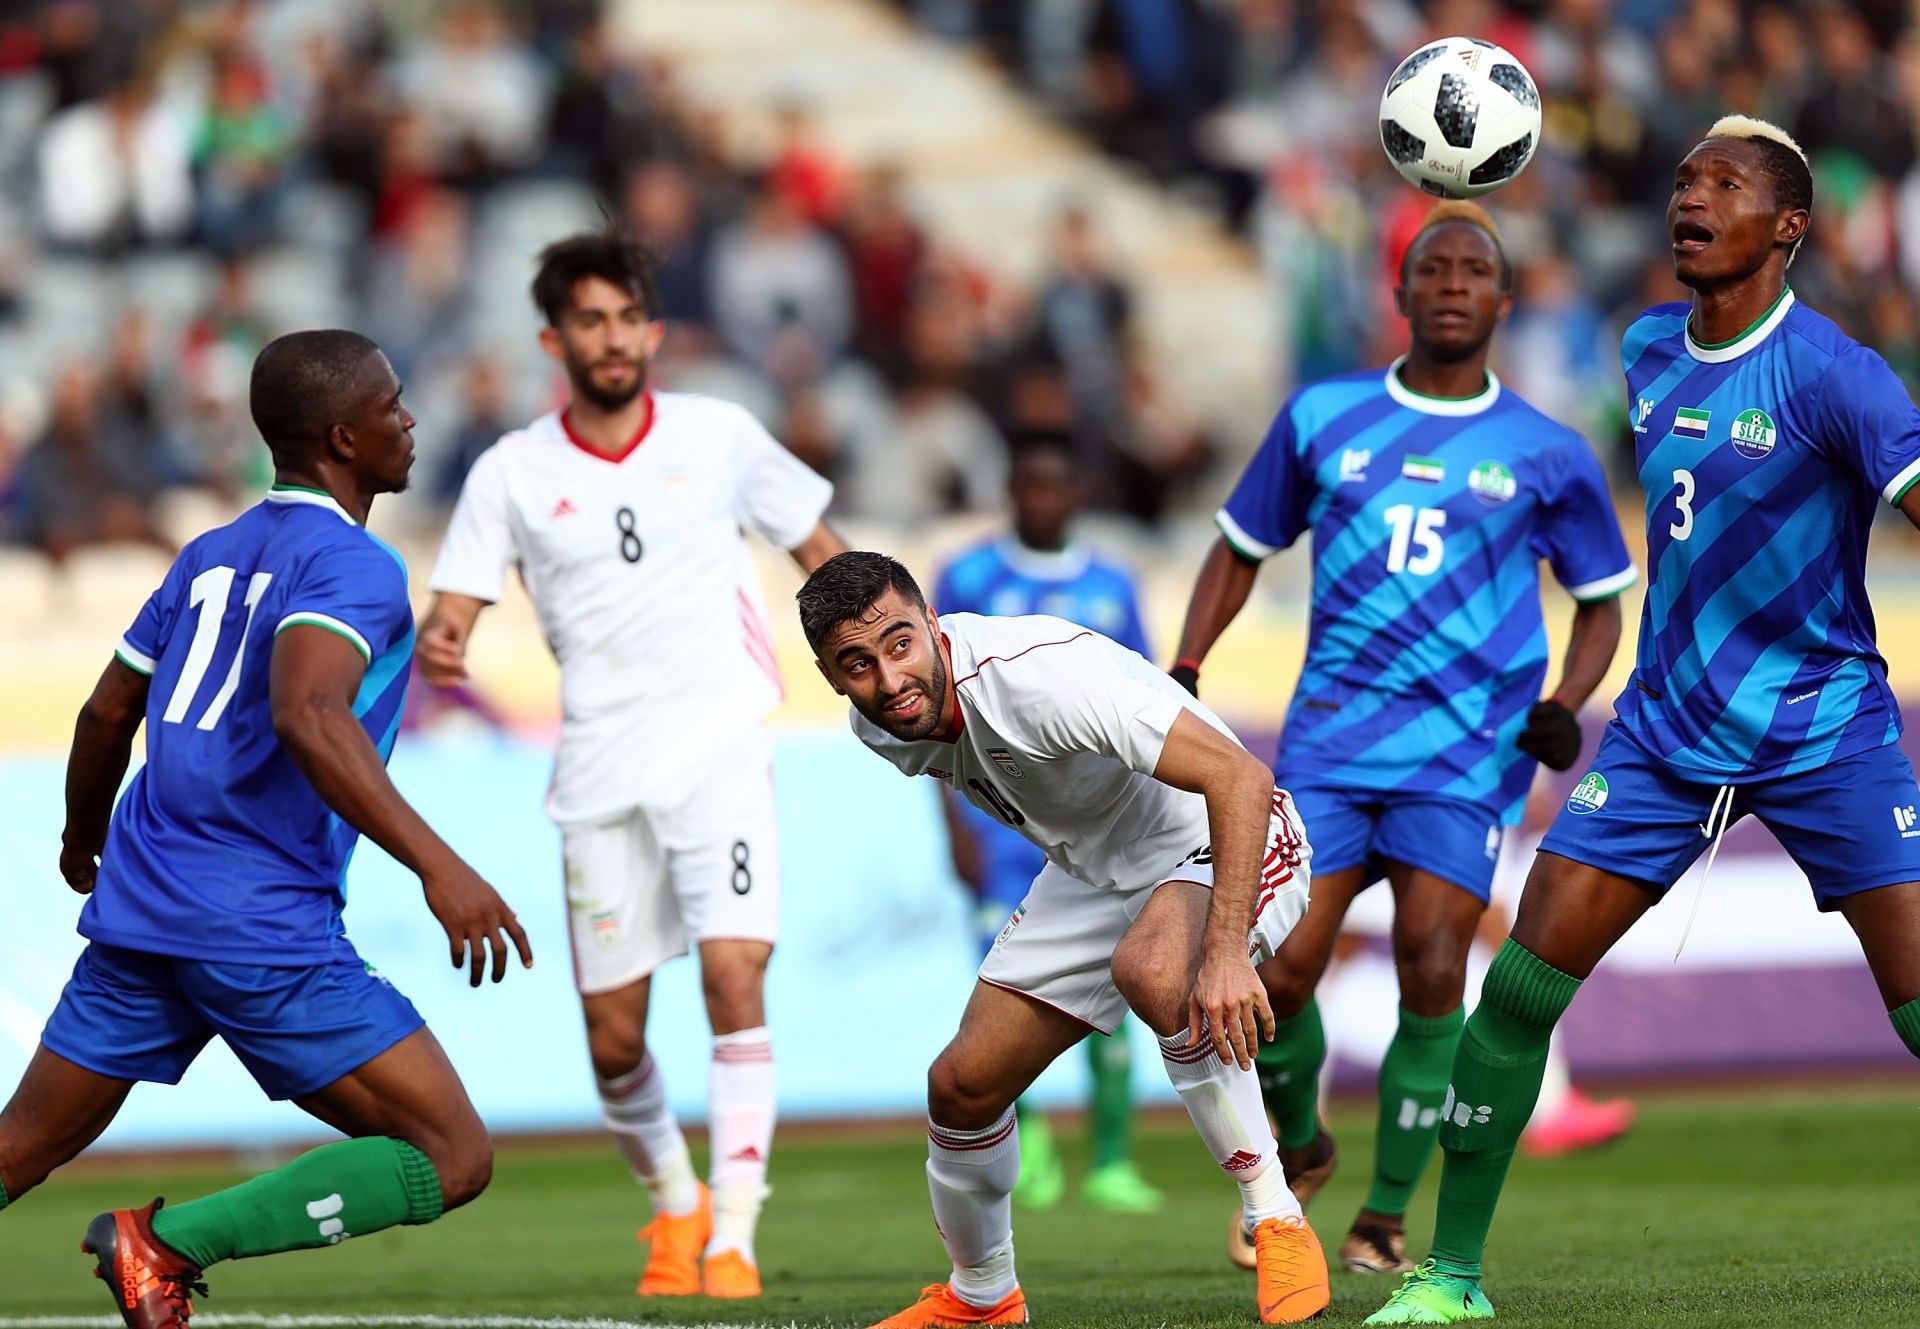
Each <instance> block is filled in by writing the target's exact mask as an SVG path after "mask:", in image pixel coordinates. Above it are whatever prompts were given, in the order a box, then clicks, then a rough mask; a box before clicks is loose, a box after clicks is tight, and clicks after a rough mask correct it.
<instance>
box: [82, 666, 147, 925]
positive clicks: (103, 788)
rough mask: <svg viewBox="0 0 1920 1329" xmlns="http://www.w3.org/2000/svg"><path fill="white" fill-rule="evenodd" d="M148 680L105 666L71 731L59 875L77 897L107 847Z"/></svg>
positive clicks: (85, 888)
mask: <svg viewBox="0 0 1920 1329" xmlns="http://www.w3.org/2000/svg"><path fill="white" fill-rule="evenodd" d="M151 682H152V680H151V679H150V678H149V677H148V676H147V675H146V674H143V673H141V672H140V671H139V670H137V669H129V668H128V667H127V666H126V665H124V664H122V663H121V662H120V660H119V659H118V658H115V659H112V660H109V661H108V662H107V667H106V670H105V672H103V673H102V674H101V675H100V681H99V682H97V683H95V684H94V685H93V695H92V696H90V697H88V698H87V702H86V705H84V706H82V707H81V708H80V718H79V719H78V720H76V721H74V725H73V750H72V751H71V752H70V753H69V754H68V755H67V825H66V829H65V830H64V831H63V832H62V833H61V836H60V875H61V876H62V877H64V878H66V882H67V885H69V886H71V887H73V889H74V890H76V891H78V892H80V894H82V895H87V894H90V893H92V891H93V873H94V869H95V867H96V866H97V865H98V861H99V858H100V850H101V849H102V848H103V847H104V846H105V845H106V843H107V822H108V820H109V818H110V817H111V816H112V815H113V796H114V795H115V794H117V793H118V792H119V791H120V781H121V780H122V779H124V778H125V776H126V774H127V762H128V761H130V760H131V759H132V756H133V736H134V735H135V734H136V733H138V732H139V731H140V721H141V718H142V717H143V716H145V714H146V711H147V688H148V685H149V684H150V683H151Z"/></svg>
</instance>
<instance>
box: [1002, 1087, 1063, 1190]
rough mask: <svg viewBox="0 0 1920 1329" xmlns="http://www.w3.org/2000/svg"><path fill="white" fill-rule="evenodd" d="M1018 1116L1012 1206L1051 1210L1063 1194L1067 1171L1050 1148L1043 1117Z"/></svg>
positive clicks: (1049, 1129)
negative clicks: (1017, 1163)
mask: <svg viewBox="0 0 1920 1329" xmlns="http://www.w3.org/2000/svg"><path fill="white" fill-rule="evenodd" d="M1019 1116H1020V1179H1019V1180H1018V1181H1016V1182H1014V1184H1013V1202H1014V1203H1015V1204H1017V1205H1019V1206H1020V1207H1021V1208H1022V1209H1052V1208H1055V1207H1056V1206H1058V1205H1059V1203H1060V1201H1061V1200H1062V1199H1064V1198H1065V1197H1066V1194H1067V1170H1066V1167H1065V1166H1064V1165H1063V1164H1062V1163H1061V1162H1060V1151H1059V1150H1058V1149H1056V1148H1054V1144H1053V1129H1052V1127H1050V1126H1048V1125H1047V1118H1046V1115H1045V1114H1044V1113H1040V1112H1026V1111H1022V1112H1020V1114H1019Z"/></svg>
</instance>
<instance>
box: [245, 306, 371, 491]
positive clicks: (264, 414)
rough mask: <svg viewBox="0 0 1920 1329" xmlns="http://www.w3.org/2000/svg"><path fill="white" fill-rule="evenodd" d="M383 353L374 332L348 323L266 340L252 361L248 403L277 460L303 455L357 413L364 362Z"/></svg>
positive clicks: (291, 333) (257, 425)
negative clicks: (350, 327)
mask: <svg viewBox="0 0 1920 1329" xmlns="http://www.w3.org/2000/svg"><path fill="white" fill-rule="evenodd" d="M379 353H380V348H379V346H377V345H375V344H374V342H373V340H372V339H371V338H368V337H363V336H361V335H360V334H359V333H357V332H351V331H348V330H347V329H345V328H319V329H315V330H313V331H310V332H289V333H288V334H287V335H286V336H284V337H276V338H274V339H273V340H272V341H270V342H268V343H267V344H266V347H265V348H264V349H263V350H262V351H261V352H260V354H259V355H258V356H256V357H255V358H254V361H253V377H252V380H251V381H250V382H249V384H248V388H247V407H248V409H249V410H250V411H251V412H252V413H253V427H254V428H255V429H258V430H259V431H260V437H261V438H262V439H264V440H265V441H266V444H267V451H268V452H271V453H272V454H273V459H274V461H276V462H289V461H297V460H299V459H301V458H303V457H304V456H306V455H307V454H308V453H309V452H311V451H312V450H313V449H315V448H317V447H319V446H320V445H321V444H322V443H324V442H326V438H327V433H328V431H329V430H331V429H332V428H333V427H334V426H335V425H337V424H344V423H345V422H346V421H348V420H350V419H351V418H353V416H355V415H356V414H358V412H359V409H360V407H361V405H362V401H361V398H362V397H363V395H364V394H365V385H364V384H363V383H362V381H361V368H362V367H363V366H364V365H365V364H366V362H367V357H368V356H370V355H378V354H379Z"/></svg>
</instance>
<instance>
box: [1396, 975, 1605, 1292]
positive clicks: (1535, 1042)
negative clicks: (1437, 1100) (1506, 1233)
mask: <svg viewBox="0 0 1920 1329" xmlns="http://www.w3.org/2000/svg"><path fill="white" fill-rule="evenodd" d="M1579 990H1580V980H1579V979H1577V978H1574V977H1573V976H1572V975H1571V974H1566V973H1562V972H1561V971H1560V970H1558V969H1555V968H1554V967H1553V966H1552V965H1550V964H1548V963H1547V962H1546V961H1545V960H1542V959H1541V958H1540V957H1539V956H1537V955H1535V954H1534V953H1533V952H1531V951H1529V950H1528V949H1527V948H1526V947H1524V946H1522V945H1520V944H1519V943H1518V942H1515V941H1514V940H1512V939H1511V938H1509V939H1508V940H1507V941H1505V942H1503V943H1502V944H1501V947H1500V953H1499V954H1498V955H1496V956H1495V957H1494V959H1493V964H1492V966H1491V967H1490V968H1489V969H1488V970H1487V980H1486V984H1485V986H1484V987H1483V988H1482V989H1481V993H1480V1004H1479V1005H1478V1006H1477V1007H1475V1008H1474V1012H1473V1015H1472V1016H1471V1017H1470V1018H1469V1019H1468V1020H1467V1024H1466V1029H1465V1031H1464V1032H1463V1033H1462V1034H1461V1037H1460V1050H1459V1052H1458V1053H1457V1054H1455V1056H1454V1060H1453V1078H1452V1082H1451V1083H1450V1084H1449V1085H1448V1087H1447V1094H1446V1097H1445V1098H1444V1099H1442V1100H1441V1106H1440V1117H1441V1120H1440V1144H1441V1147H1442V1148H1443V1149H1445V1150H1446V1161H1445V1163H1444V1165H1443V1166H1442V1169H1441V1174H1440V1205H1439V1212H1438V1214H1437V1216H1436V1219H1435V1224H1434V1233H1433V1256H1434V1260H1435V1262H1436V1265H1437V1267H1438V1268H1439V1270H1440V1272H1442V1273H1445V1274H1453V1275H1457V1276H1459V1277H1464V1278H1475V1279H1477V1278H1479V1276H1480V1257H1481V1254H1482V1253H1483V1252H1484V1251H1485V1249H1486V1244H1487V1232H1488V1230H1489V1229H1490V1228H1491V1227H1492V1226H1493V1211H1494V1207H1495V1205H1497V1204H1498V1203H1499V1200H1500V1188H1501V1187H1502V1186H1503V1185H1504V1184H1505V1182H1506V1176H1507V1167H1508V1165H1509V1164H1510V1163H1511V1162H1512V1161H1513V1150H1514V1146H1515V1145H1516V1144H1517V1143H1518V1142H1519V1140H1520V1132H1521V1131H1522V1130H1524V1129H1525V1128H1526V1124H1527V1119H1528V1118H1529V1117H1531V1116H1532V1115H1533V1106H1534V1102H1535V1100H1536V1099H1537V1098H1538V1096H1539V1093H1540V1081H1541V1077H1542V1075H1543V1074H1544V1072H1545V1069H1546V1062H1547V1046H1548V1043H1549V1041H1550V1039H1551V1038H1552V1035H1553V1026H1554V1025H1555V1023H1557V1022H1558V1021H1559V1019H1560V1017H1561V1015H1562V1014H1564V1013H1565V1012H1566V1009H1567V1006H1568V1005H1569V1004H1570V1003H1571V1002H1572V1001H1573V997H1574V994H1575V993H1576V992H1578V991H1579Z"/></svg>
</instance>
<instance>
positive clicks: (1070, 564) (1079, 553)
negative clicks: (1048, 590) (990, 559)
mask: <svg viewBox="0 0 1920 1329" xmlns="http://www.w3.org/2000/svg"><path fill="white" fill-rule="evenodd" d="M999 548H1000V557H1001V558H1002V559H1003V560H1005V562H1006V565H1007V566H1008V567H1010V568H1012V569H1013V570H1014V571H1015V572H1017V573H1019V574H1020V575H1021V576H1023V577H1029V578H1032V579H1033V580H1034V581H1072V580H1073V579H1074V578H1076V577H1078V576H1080V575H1081V574H1082V573H1084V572H1085V571H1086V570H1087V568H1088V567H1089V566H1091V565H1092V563H1093V552H1092V551H1091V550H1089V549H1088V548H1087V547H1086V546H1085V545H1083V544H1081V543H1080V542H1079V541H1078V540H1069V541H1067V543H1066V545H1065V547H1063V548H1060V549H1055V550H1046V549H1032V548H1029V547H1028V546H1026V545H1024V544H1022V543H1021V542H1020V537H1019V536H1017V535H1007V536H1003V537H1002V538H1001V539H1000V541H999Z"/></svg>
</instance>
